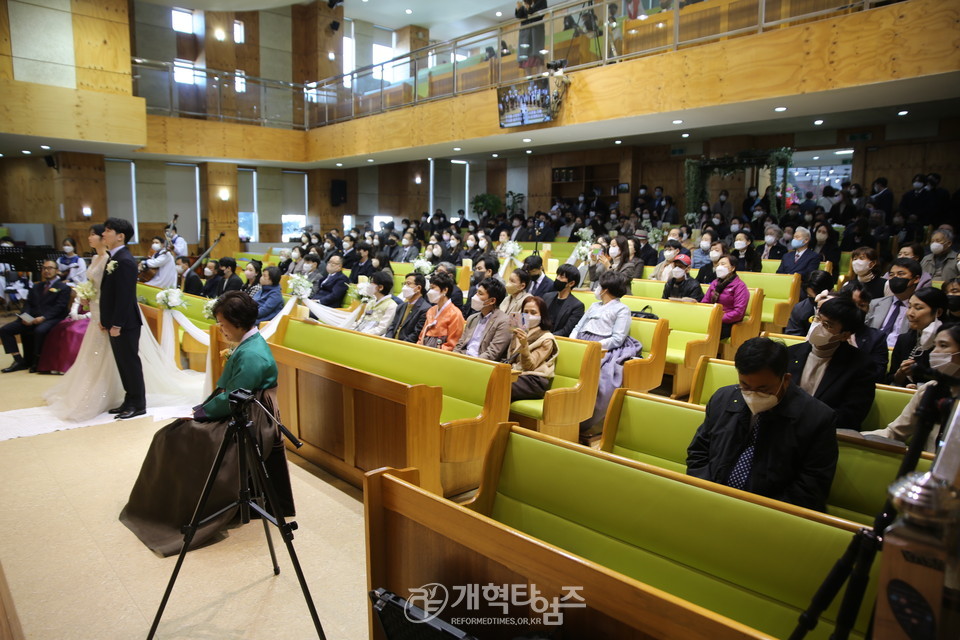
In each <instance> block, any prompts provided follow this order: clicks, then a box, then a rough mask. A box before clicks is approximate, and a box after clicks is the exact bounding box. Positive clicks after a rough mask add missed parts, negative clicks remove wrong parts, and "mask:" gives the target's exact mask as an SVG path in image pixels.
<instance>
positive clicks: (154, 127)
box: [0, 85, 307, 166]
mask: <svg viewBox="0 0 960 640" xmlns="http://www.w3.org/2000/svg"><path fill="white" fill-rule="evenodd" d="M0 86H2V85H0ZM146 120H147V122H148V123H149V124H148V127H147V132H148V140H147V142H146V146H144V147H143V148H142V149H140V151H142V152H144V153H150V154H160V155H170V156H180V157H192V158H223V159H224V160H237V161H240V160H246V161H248V162H256V161H266V162H280V163H286V164H289V165H291V166H292V165H296V164H299V163H304V162H306V161H307V160H306V156H305V152H304V146H305V145H304V143H305V141H306V139H305V137H304V134H303V133H302V132H300V131H289V130H285V129H274V128H271V127H258V126H254V125H242V124H232V123H224V122H210V121H202V120H193V119H190V118H168V117H165V116H147V117H146Z"/></svg>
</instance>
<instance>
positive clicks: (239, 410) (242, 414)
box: [229, 389, 303, 449]
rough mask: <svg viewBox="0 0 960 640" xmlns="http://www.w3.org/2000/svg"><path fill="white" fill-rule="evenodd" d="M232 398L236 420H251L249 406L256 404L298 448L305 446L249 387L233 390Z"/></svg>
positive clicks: (230, 397)
mask: <svg viewBox="0 0 960 640" xmlns="http://www.w3.org/2000/svg"><path fill="white" fill-rule="evenodd" d="M229 400H230V412H231V413H232V414H233V418H234V420H237V421H238V422H239V421H243V422H244V423H246V421H247V420H249V409H248V407H249V406H250V405H251V404H255V405H257V406H258V407H260V410H261V411H263V413H264V415H266V416H267V417H268V418H270V420H271V421H273V423H274V424H275V425H277V427H278V428H279V429H280V431H281V432H282V433H283V435H284V436H286V438H287V440H289V441H290V442H292V443H293V446H295V447H296V448H297V449H299V448H300V447H302V446H303V442H301V441H300V440H299V439H298V438H297V436H295V435H293V433H291V432H290V430H289V429H287V428H286V427H285V426H284V425H283V423H282V422H280V421H279V420H277V419H276V418H275V417H274V415H273V413H272V412H271V411H269V410H268V409H267V408H266V407H265V406H263V405H262V404H261V403H260V401H259V400H257V397H256V396H255V395H254V394H253V392H252V391H250V390H249V389H237V390H236V391H231V392H230V395H229Z"/></svg>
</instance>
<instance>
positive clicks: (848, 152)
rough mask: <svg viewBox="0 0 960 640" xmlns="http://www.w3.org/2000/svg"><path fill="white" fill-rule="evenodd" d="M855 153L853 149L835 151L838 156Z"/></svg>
mask: <svg viewBox="0 0 960 640" xmlns="http://www.w3.org/2000/svg"><path fill="white" fill-rule="evenodd" d="M852 153H853V149H837V150H836V151H834V152H833V154H834V155H836V156H849V155H850V154H852Z"/></svg>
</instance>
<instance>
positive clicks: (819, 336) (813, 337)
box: [807, 322, 840, 349]
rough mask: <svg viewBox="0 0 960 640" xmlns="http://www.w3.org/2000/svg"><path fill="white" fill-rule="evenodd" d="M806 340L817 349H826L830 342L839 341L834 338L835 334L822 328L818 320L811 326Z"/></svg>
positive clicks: (837, 342)
mask: <svg viewBox="0 0 960 640" xmlns="http://www.w3.org/2000/svg"><path fill="white" fill-rule="evenodd" d="M807 340H808V341H809V342H810V344H812V345H813V346H814V347H816V348H818V349H826V348H828V347H830V346H831V343H833V344H839V343H840V341H839V340H837V339H836V336H834V335H833V334H832V333H830V332H829V331H827V330H826V329H824V328H823V325H822V324H820V323H819V322H818V323H816V324H815V325H813V326H811V328H810V334H809V335H808V336H807Z"/></svg>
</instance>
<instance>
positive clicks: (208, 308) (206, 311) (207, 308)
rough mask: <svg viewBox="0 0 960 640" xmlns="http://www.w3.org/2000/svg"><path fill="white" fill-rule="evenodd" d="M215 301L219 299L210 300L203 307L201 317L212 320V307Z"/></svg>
mask: <svg viewBox="0 0 960 640" xmlns="http://www.w3.org/2000/svg"><path fill="white" fill-rule="evenodd" d="M217 300H219V298H210V299H209V300H207V301H206V302H205V303H204V305H203V317H204V318H207V319H209V320H214V319H215V318H214V315H213V307H214V306H216V304H217Z"/></svg>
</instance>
